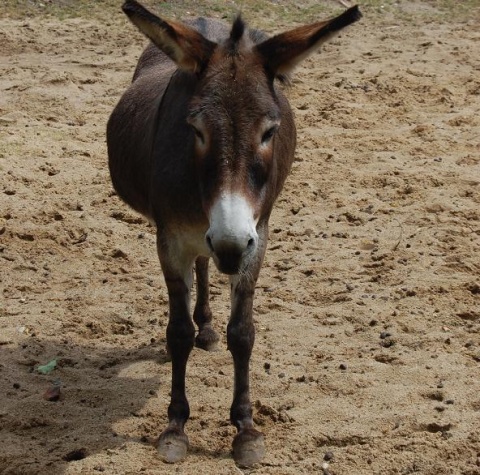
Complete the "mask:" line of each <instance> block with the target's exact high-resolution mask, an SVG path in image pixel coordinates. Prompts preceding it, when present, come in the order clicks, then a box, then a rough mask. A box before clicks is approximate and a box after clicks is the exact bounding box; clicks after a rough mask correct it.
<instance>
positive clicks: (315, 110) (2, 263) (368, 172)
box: [0, 1, 480, 475]
mask: <svg viewBox="0 0 480 475" xmlns="http://www.w3.org/2000/svg"><path fill="white" fill-rule="evenodd" d="M47 3H48V2H47ZM119 3H120V2H119ZM457 3H462V2H457ZM327 4H328V5H327V7H326V8H328V10H327V13H328V12H330V13H332V14H333V13H336V12H338V11H339V9H341V6H340V5H339V4H338V3H337V2H333V1H332V2H327ZM452 8H453V10H452V11H450V12H447V13H446V12H445V11H440V10H439V9H438V6H437V5H436V3H435V2H431V1H430V2H400V3H398V4H392V3H389V5H388V8H387V7H385V8H384V9H382V8H381V7H379V6H378V5H377V6H376V7H374V6H371V5H370V4H368V5H365V6H364V7H363V11H364V18H363V20H362V21H361V22H360V23H358V24H356V25H354V26H352V27H351V28H349V29H348V31H346V32H345V33H342V34H341V36H340V37H338V38H336V39H335V40H334V41H332V42H331V43H329V44H328V45H326V46H325V47H324V48H323V51H322V53H321V54H316V55H315V56H313V57H312V58H311V59H309V60H308V61H306V62H305V63H304V64H303V65H302V66H301V67H299V68H298V71H297V73H296V76H295V80H294V83H293V87H292V88H291V90H290V91H289V92H288V94H289V97H290V99H291V103H292V105H293V107H294V110H295V114H296V118H297V125H298V135H299V141H298V142H299V145H298V150H297V160H296V162H295V164H294V167H293V171H292V174H291V176H290V179H289V181H288V183H287V185H286V188H285V190H284V192H283V194H282V195H281V197H280V199H279V201H278V203H277V206H276V208H275V212H274V214H273V217H272V220H271V241H270V244H269V250H268V253H267V257H266V261H265V264H264V268H263V272H262V274H261V277H260V279H259V282H258V289H257V295H256V303H255V321H256V328H257V339H256V344H255V349H254V356H253V359H252V365H251V379H252V399H253V401H254V407H255V421H256V423H257V425H258V427H259V428H260V429H261V430H262V431H264V433H265V434H266V443H267V452H268V453H267V456H266V458H265V461H264V463H262V464H261V465H260V466H258V467H255V468H254V469H252V470H246V471H244V472H245V473H258V474H275V475H283V474H285V475H286V474H316V473H320V474H322V473H323V474H326V475H328V474H331V475H360V474H377V475H390V474H410V473H418V474H422V475H427V474H428V475H441V474H445V475H447V474H448V475H457V474H462V475H474V474H477V475H478V474H480V334H479V333H480V28H479V24H480V21H479V20H480V16H479V9H478V8H477V9H475V10H473V11H471V12H470V14H465V12H463V13H462V14H460V13H458V12H457V11H456V10H455V8H456V7H455V6H454V7H452ZM232 11H233V10H232ZM324 12H325V10H322V17H323V16H324ZM457 13H458V14H457ZM0 15H1V13H0ZM244 16H245V17H246V18H247V19H249V20H250V22H251V23H253V24H258V21H257V20H258V18H257V19H256V15H255V14H253V13H251V14H250V15H249V12H248V11H247V10H245V11H244ZM290 25H292V23H291V24H290ZM286 26H287V25H286V24H283V23H282V22H279V23H278V27H279V28H284V27H286ZM0 44H1V46H0V277H1V291H2V297H1V301H0V302H1V307H0V473H1V474H9V475H12V474H19V475H20V474H21V475H29V474H55V475H56V474H66V475H67V474H68V475H72V474H94V473H100V472H103V473H106V474H140V473H142V474H143V473H144V474H163V473H180V474H195V473H202V474H211V475H213V474H215V475H216V474H232V475H233V474H237V473H241V472H242V471H241V470H240V469H238V468H237V467H236V466H235V464H234V463H233V460H232V458H231V455H230V444H231V440H232V437H233V435H234V432H235V431H234V429H233V428H232V427H231V426H230V425H229V422H228V413H229V406H230V403H231V395H232V365H231V358H230V354H229V353H228V351H227V350H226V345H225V327H226V321H227V318H228V311H229V307H228V302H229V298H228V292H227V290H228V289H227V287H228V285H225V284H226V283H227V280H226V279H225V278H224V277H223V276H221V275H219V274H218V273H216V271H215V272H214V275H213V278H212V280H213V282H212V306H213V310H214V313H215V316H216V320H215V326H216V328H217V329H218V330H219V331H221V332H222V335H223V341H222V344H221V345H220V349H219V351H218V352H215V353H206V352H203V351H202V350H198V349H194V351H193V353H192V355H191V359H190V362H189V367H188V381H187V387H188V395H189V400H190V404H191V412H192V417H191V420H190V421H189V423H188V425H187V433H188V435H189V437H190V443H191V449H190V452H189V455H188V458H187V460H186V461H185V462H183V463H181V464H179V465H177V466H170V465H166V464H164V463H163V462H161V461H160V460H159V458H158V456H157V453H156V451H155V449H154V448H153V447H152V446H151V445H150V444H149V443H148V441H149V440H150V439H152V438H154V437H156V436H157V435H158V434H159V432H160V431H161V430H162V429H163V428H164V426H165V423H166V408H167V405H168V394H169V385H170V364H169V362H168V361H167V358H166V354H165V327H166V321H167V293H166V289H165V286H164V283H163V280H162V276H161V274H160V270H159V264H158V261H157V257H156V253H155V244H154V242H155V236H154V228H152V227H151V226H149V225H148V224H147V223H146V222H145V221H144V220H143V219H142V218H140V217H139V216H137V215H136V214H135V213H134V212H133V211H131V210H129V209H128V208H127V206H126V205H124V204H123V203H122V202H120V201H119V199H118V198H117V197H116V196H115V194H114V193H113V191H112V187H111V184H110V179H109V175H108V170H107V165H106V160H107V159H106V147H105V124H106V121H107V118H108V115H109V113H110V112H111V110H112V108H113V106H114V104H115V103H116V101H117V100H118V99H119V97H120V95H121V93H122V91H123V90H124V89H125V87H126V85H127V84H128V82H129V81H130V79H131V75H132V72H133V69H134V66H135V62H136V58H137V57H138V55H139V54H140V52H141V50H142V48H143V46H144V45H145V41H144V39H143V38H142V37H141V36H140V34H138V32H136V30H135V29H134V28H133V27H132V26H131V25H129V24H128V22H127V20H126V19H124V18H123V16H122V13H121V12H120V11H119V12H118V13H115V14H108V15H107V18H104V19H102V18H87V17H86V16H84V17H83V18H74V19H72V18H70V19H59V18H55V17H48V16H45V15H40V14H39V15H34V16H29V17H25V18H19V19H18V18H17V19H12V18H9V17H8V16H6V15H3V17H0ZM212 267H213V266H212ZM54 359H56V361H57V367H56V368H55V369H54V370H53V371H52V372H51V373H49V374H46V375H44V374H41V373H40V372H39V371H38V370H37V369H36V368H37V367H38V365H44V364H46V363H48V362H50V361H52V360H54ZM55 381H57V382H58V383H59V384H61V393H60V394H61V396H60V400H58V401H56V402H52V401H47V400H46V399H45V398H44V396H45V392H46V391H47V390H49V389H50V390H51V388H52V383H53V382H55Z"/></svg>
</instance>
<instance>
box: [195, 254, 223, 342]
mask: <svg viewBox="0 0 480 475" xmlns="http://www.w3.org/2000/svg"><path fill="white" fill-rule="evenodd" d="M208 260H209V258H208V257H201V256H200V257H197V259H196V261H195V274H196V276H197V301H196V303H195V310H194V312H193V320H194V321H195V323H196V324H197V326H198V335H197V336H196V338H195V346H197V347H198V348H202V349H203V350H207V351H214V350H215V349H216V347H217V343H218V340H219V339H220V338H219V336H218V333H217V332H216V331H215V330H214V329H213V327H212V311H211V310H210V304H209V302H208V296H209V292H208Z"/></svg>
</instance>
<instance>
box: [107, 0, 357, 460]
mask: <svg viewBox="0 0 480 475" xmlns="http://www.w3.org/2000/svg"><path fill="white" fill-rule="evenodd" d="M123 11H124V12H125V13H126V14H127V16H128V17H129V19H130V20H131V21H132V23H133V24H134V25H136V26H137V27H138V29H139V30H140V31H141V32H142V33H143V34H144V35H146V36H147V37H148V38H149V39H150V41H151V43H150V44H149V46H147V48H146V49H145V50H144V52H143V53H142V55H141V57H140V59H139V61H138V64H137V67H136V70H135V72H134V76H133V81H132V84H131V85H130V86H129V88H128V89H127V91H126V92H125V93H124V95H123V97H122V98H121V99H120V102H119V103H118V105H117V106H116V107H115V109H114V111H113V113H112V115H111V117H110V119H109V121H108V126H107V145H108V156H109V168H110V174H111V178H112V182H113V186H114V188H115V190H116V191H117V193H118V195H119V196H120V197H121V198H122V199H123V200H124V201H125V202H126V203H128V204H129V205H130V206H131V207H132V208H134V209H135V210H136V211H138V212H140V213H142V214H143V215H144V216H146V217H147V218H148V219H149V220H150V221H152V222H153V223H155V225H156V229H157V251H158V256H159V259H160V264H161V268H162V271H163V275H164V278H165V282H166V286H167V289H168V297H169V321H168V325H167V346H168V349H169V352H170V356H171V363H172V386H171V401H170V405H169V407H168V419H169V423H168V426H167V428H166V429H165V430H164V431H163V432H162V433H161V435H160V436H159V438H158V441H157V443H156V444H157V449H158V451H159V453H160V455H161V457H162V458H163V459H164V460H165V461H166V462H170V463H173V462H177V461H179V460H182V459H183V458H184V457H185V456H186V453H187V449H188V438H187V436H186V434H185V432H184V425H185V423H186V421H187V419H188V417H189V414H190V409H189V405H188V401H187V397H186V394H185V373H186V366H187V360H188V357H189V354H190V352H191V350H192V348H193V346H194V345H196V346H197V347H199V348H203V349H205V350H212V349H214V348H215V346H216V344H217V342H218V340H219V337H218V335H217V333H216V332H215V331H214V329H213V327H212V313H211V311H210V307H209V302H208V299H209V290H208V262H209V259H210V258H212V259H213V261H214V263H215V265H216V267H217V268H218V270H219V271H220V272H222V273H224V274H228V275H229V276H230V277H229V279H230V290H231V315H230V319H229V322H228V326H227V345H228V349H229V351H230V352H231V354H232V357H233V364H234V391H233V403H232V405H231V409H230V420H231V422H232V424H233V425H235V427H236V428H237V434H236V436H235V438H234V440H233V444H232V445H233V457H234V459H235V461H236V463H237V464H238V465H240V466H251V465H253V464H255V463H257V462H259V461H260V460H261V459H262V457H263V456H264V453H265V448H264V437H263V434H262V433H261V432H259V431H257V430H256V429H255V428H254V425H253V419H252V408H251V403H250V394H249V392H250V391H249V360H250V356H251V353H252V348H253V343H254V334H255V330H254V324H253V318H252V307H253V297H254V291H255V283H256V281H257V278H258V275H259V272H260V267H261V265H262V262H263V258H264V254H265V249H266V246H267V238H268V220H269V217H270V214H271V211H272V207H273V204H274V202H275V199H276V198H277V196H278V194H279V193H280V190H281V189H282V186H283V184H284V182H285V179H286V177H287V175H288V173H289V170H290V167H291V164H292V162H293V158H294V150H295V145H296V130H295V124H294V121H293V114H292V111H291V108H290V106H289V104H288V101H287V99H286V97H285V95H284V94H283V92H282V89H281V87H280V86H279V84H278V83H279V82H280V83H282V82H284V83H285V82H288V77H289V74H290V72H291V71H292V69H293V68H294V67H295V65H297V63H299V62H300V61H301V60H302V59H304V58H306V57H307V56H308V55H309V54H310V53H312V52H314V51H315V50H316V49H317V48H318V47H319V46H320V45H321V44H322V43H323V42H324V41H326V40H327V39H329V38H330V37H332V36H333V35H334V34H335V33H336V32H338V31H339V30H340V29H342V28H343V27H345V26H347V25H349V24H351V23H353V22H354V21H356V20H358V19H359V18H360V16H361V14H360V12H359V10H358V8H357V7H352V8H350V9H348V10H346V11H345V12H344V13H343V14H341V15H340V16H338V17H336V18H333V19H330V20H327V21H321V22H318V23H314V24H312V25H306V26H300V27H298V28H295V29H293V30H291V31H288V32H286V33H283V34H279V35H277V36H273V37H270V38H269V37H267V35H265V34H264V33H262V32H260V31H258V30H254V29H248V28H247V26H246V25H245V23H244V22H243V20H242V19H241V18H240V17H238V18H237V19H236V20H235V21H234V23H233V26H232V27H228V26H226V25H224V24H223V23H221V22H219V21H216V20H212V19H205V18H198V19H196V20H193V21H189V22H186V23H180V22H177V21H172V20H166V19H162V18H159V17H158V16H156V15H154V14H153V13H151V12H150V11H148V10H147V9H145V8H144V7H143V6H141V5H140V4H139V3H138V2H136V1H133V0H131V1H126V2H125V4H124V5H123ZM278 80H279V81H278ZM194 268H195V274H196V286H197V300H196V303H195V308H194V312H193V321H194V322H195V323H196V324H197V326H198V334H197V335H196V336H195V326H194V324H193V322H192V319H191V313H190V292H191V287H192V283H193V269H194Z"/></svg>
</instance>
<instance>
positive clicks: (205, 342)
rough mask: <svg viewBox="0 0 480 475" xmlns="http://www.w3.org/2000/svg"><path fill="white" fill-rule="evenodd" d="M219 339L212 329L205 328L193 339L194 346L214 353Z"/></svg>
mask: <svg viewBox="0 0 480 475" xmlns="http://www.w3.org/2000/svg"><path fill="white" fill-rule="evenodd" d="M219 341H220V337H219V336H218V333H217V332H216V331H215V330H214V329H213V328H212V327H206V328H204V329H203V330H201V331H200V332H199V333H198V335H197V336H196V337H195V346H196V347H197V348H201V349H202V350H206V351H216V349H217V346H218V342H219Z"/></svg>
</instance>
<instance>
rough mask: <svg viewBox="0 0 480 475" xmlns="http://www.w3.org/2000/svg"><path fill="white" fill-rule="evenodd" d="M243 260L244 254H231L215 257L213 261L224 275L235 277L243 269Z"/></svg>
mask: <svg viewBox="0 0 480 475" xmlns="http://www.w3.org/2000/svg"><path fill="white" fill-rule="evenodd" d="M242 258H243V255H242V253H232V252H229V253H222V254H216V255H214V257H213V261H214V262H215V265H216V266H217V269H218V270H219V271H220V272H221V273H222V274H228V275H233V274H238V273H239V271H240V269H241V267H242V261H243V259H242Z"/></svg>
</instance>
